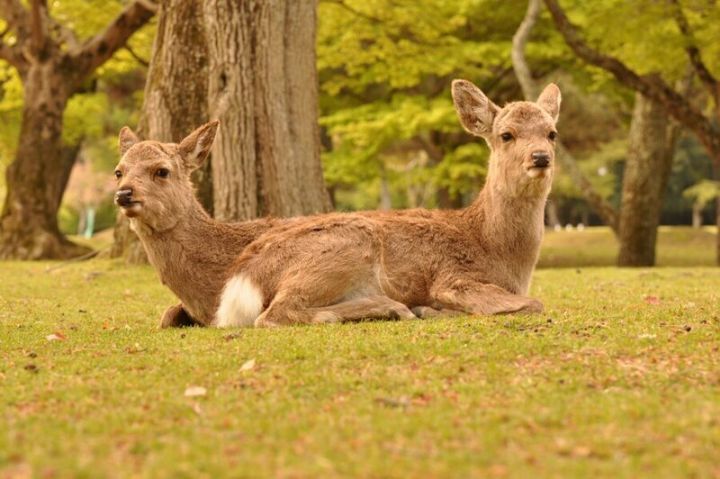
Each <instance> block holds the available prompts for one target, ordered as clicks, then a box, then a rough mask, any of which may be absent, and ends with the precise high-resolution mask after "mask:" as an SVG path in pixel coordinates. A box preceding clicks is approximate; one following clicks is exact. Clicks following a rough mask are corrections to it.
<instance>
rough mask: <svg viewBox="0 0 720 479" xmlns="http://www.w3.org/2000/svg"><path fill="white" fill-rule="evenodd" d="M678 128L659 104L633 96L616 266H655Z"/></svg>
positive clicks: (639, 96) (637, 94) (642, 97)
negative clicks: (633, 106)
mask: <svg viewBox="0 0 720 479" xmlns="http://www.w3.org/2000/svg"><path fill="white" fill-rule="evenodd" d="M676 131H677V128H676V127H675V126H674V125H673V124H672V123H671V122H670V120H669V118H668V115H667V112H666V111H665V109H664V108H663V107H662V106H661V105H659V104H658V103H656V102H654V101H652V100H650V99H648V98H647V97H645V96H643V95H642V94H640V93H636V95H635V108H634V110H633V117H632V123H631V126H630V136H629V139H628V154H627V161H626V163H625V173H624V178H623V190H622V202H621V206H620V223H619V231H618V239H619V242H620V252H619V255H618V266H654V265H655V249H656V248H655V246H656V242H657V229H658V224H659V222H660V211H661V209H662V204H663V196H664V193H665V189H666V187H667V182H668V178H669V176H670V170H671V167H672V160H673V153H674V150H675V140H676V137H677V134H676Z"/></svg>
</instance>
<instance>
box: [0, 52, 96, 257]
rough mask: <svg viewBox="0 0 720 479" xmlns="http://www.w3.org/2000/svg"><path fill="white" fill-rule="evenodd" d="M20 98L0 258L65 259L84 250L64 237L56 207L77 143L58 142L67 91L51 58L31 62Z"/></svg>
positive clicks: (0, 218) (0, 232)
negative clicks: (70, 145) (69, 145)
mask: <svg viewBox="0 0 720 479" xmlns="http://www.w3.org/2000/svg"><path fill="white" fill-rule="evenodd" d="M23 80H24V81H23V86H24V91H25V95H24V98H25V103H24V107H23V114H22V125H21V128H20V141H19V143H18V148H17V152H16V154H15V161H13V163H11V164H10V166H9V167H8V168H7V172H6V180H7V182H6V184H7V196H6V199H5V204H4V206H3V210H2V214H1V215H0V258H2V259H10V258H12V259H44V258H71V257H75V256H80V255H82V254H84V253H87V252H88V251H89V249H88V248H85V247H83V246H79V245H76V244H74V243H72V242H70V241H69V240H67V239H66V238H65V237H64V236H63V235H62V234H61V233H60V230H59V229H58V223H57V212H58V209H59V208H60V202H61V201H62V196H63V193H64V191H65V187H66V185H67V181H68V178H69V176H70V170H71V169H72V166H73V164H74V162H75V156H76V153H77V148H69V149H68V148H64V147H63V144H62V124H63V123H62V117H63V111H64V110H65V105H66V104H67V99H68V98H69V94H68V92H67V91H66V87H65V83H66V79H65V78H63V77H62V75H61V74H60V73H59V72H58V70H57V65H56V64H55V63H54V62H51V61H48V62H45V63H35V64H34V65H33V66H32V67H31V68H30V69H29V70H28V72H27V75H26V76H25V77H24V79H23Z"/></svg>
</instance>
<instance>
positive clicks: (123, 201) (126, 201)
mask: <svg viewBox="0 0 720 479" xmlns="http://www.w3.org/2000/svg"><path fill="white" fill-rule="evenodd" d="M132 194H133V190H132V188H123V189H121V190H117V191H116V192H115V203H116V204H117V205H118V206H123V207H127V206H130V205H131V204H133V197H132Z"/></svg>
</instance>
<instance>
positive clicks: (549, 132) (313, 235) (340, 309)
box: [181, 80, 560, 327]
mask: <svg viewBox="0 0 720 479" xmlns="http://www.w3.org/2000/svg"><path fill="white" fill-rule="evenodd" d="M452 94H453V99H454V103H455V108H456V110H457V113H458V116H459V118H460V122H461V123H462V125H463V127H464V128H465V129H466V130H467V131H468V132H469V133H471V134H473V135H476V136H479V137H482V138H484V139H485V141H486V142H487V143H488V145H489V147H490V150H491V155H490V162H489V169H488V175H487V181H486V184H485V186H484V188H483V190H482V192H481V193H480V194H479V196H478V198H477V199H476V200H475V201H474V203H473V204H472V205H471V206H470V207H468V208H466V209H463V210H457V211H437V210H435V211H429V210H409V211H406V212H387V213H354V214H329V215H322V216H316V217H310V218H306V219H302V220H299V221H297V222H293V223H288V224H279V225H275V227H273V228H272V229H268V230H267V231H265V232H264V233H263V234H262V235H261V236H260V237H259V238H258V239H257V240H255V241H254V242H252V243H251V244H250V245H249V246H247V248H245V250H244V251H243V253H242V254H241V255H240V256H239V258H238V259H237V261H236V263H235V265H234V266H233V268H232V270H231V274H230V276H229V279H228V281H227V283H226V284H225V286H224V289H223V292H222V296H221V299H220V303H219V307H218V310H217V313H216V317H215V322H214V324H215V325H216V326H219V327H228V326H252V325H255V326H276V325H283V324H292V323H326V322H336V321H349V320H357V319H363V318H375V319H385V318H396V317H402V318H415V317H416V314H417V315H419V316H427V315H431V314H436V313H437V312H438V311H439V312H441V313H457V312H461V313H469V314H501V313H515V312H528V313H530V312H540V311H542V308H543V306H542V304H541V303H540V302H539V301H537V300H535V299H531V298H528V297H526V294H527V292H528V289H529V287H530V279H531V275H532V271H533V269H534V267H535V263H536V262H537V258H538V252H539V248H540V241H541V239H542V235H543V229H544V228H543V213H544V206H545V202H546V200H547V196H548V193H549V192H550V187H551V183H552V177H553V169H554V161H555V153H554V146H555V137H556V135H557V132H556V129H555V126H556V123H557V119H558V115H559V110H560V91H559V89H558V88H557V86H555V85H553V84H551V85H549V86H548V87H546V88H545V90H544V91H543V92H542V94H541V95H540V97H539V98H538V100H537V102H535V103H532V102H514V103H509V104H508V105H506V106H505V107H503V108H500V107H498V106H497V105H495V104H494V103H493V102H491V101H490V100H489V99H488V98H487V97H486V96H485V95H484V94H483V93H482V92H481V91H480V90H479V89H478V88H477V87H476V86H475V85H473V84H472V83H470V82H467V81H464V80H456V81H454V82H453V85H452ZM181 148H182V144H181Z"/></svg>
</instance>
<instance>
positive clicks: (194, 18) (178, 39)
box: [111, 0, 213, 263]
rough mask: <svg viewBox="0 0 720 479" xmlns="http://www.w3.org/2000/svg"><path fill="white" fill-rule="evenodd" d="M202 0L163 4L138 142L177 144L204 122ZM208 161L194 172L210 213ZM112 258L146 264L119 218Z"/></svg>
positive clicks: (205, 59)
mask: <svg viewBox="0 0 720 479" xmlns="http://www.w3.org/2000/svg"><path fill="white" fill-rule="evenodd" d="M202 3H203V2H202V0H163V2H162V3H161V5H160V9H159V12H158V15H159V17H158V29H157V34H156V36H155V43H154V44H153V54H152V59H151V61H150V68H149V70H148V76H147V82H146V84H145V98H144V103H143V108H142V116H141V119H140V125H139V128H138V133H139V135H140V137H141V138H147V139H153V140H157V141H164V142H179V141H180V140H182V139H183V138H184V137H185V136H186V135H187V134H188V133H190V132H191V131H193V130H194V129H195V128H197V127H198V126H200V125H202V124H203V123H205V122H207V121H208V120H209V118H208V111H207V110H208V109H207V84H208V76H207V65H208V48H207V43H206V41H205V26H204V24H203V18H202V15H201V14H200V12H202ZM211 161H212V159H210V160H209V161H206V162H205V163H204V166H203V167H202V168H200V169H198V170H197V171H196V172H195V173H194V174H193V183H194V184H195V186H196V188H197V195H198V198H199V200H200V203H201V204H202V205H203V207H204V208H205V209H206V210H207V211H208V212H209V213H210V214H212V212H213V193H212V177H211V175H212V173H211V168H212V166H211ZM111 255H112V256H113V257H117V256H122V255H124V256H125V258H126V260H127V262H128V263H145V262H147V258H146V257H145V252H144V250H143V248H142V245H141V243H140V242H139V240H138V239H137V237H136V236H135V233H133V232H132V231H131V230H130V228H129V225H128V221H127V219H126V218H125V216H124V215H118V222H117V224H116V226H115V233H114V244H113V249H112V251H111Z"/></svg>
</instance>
